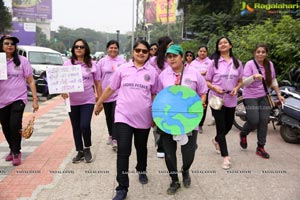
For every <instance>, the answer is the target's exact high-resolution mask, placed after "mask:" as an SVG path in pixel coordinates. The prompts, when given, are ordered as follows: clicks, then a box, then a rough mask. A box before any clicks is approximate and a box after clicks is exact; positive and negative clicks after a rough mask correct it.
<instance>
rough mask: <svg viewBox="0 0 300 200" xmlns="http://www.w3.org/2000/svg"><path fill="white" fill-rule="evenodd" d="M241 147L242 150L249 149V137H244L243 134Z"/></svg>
mask: <svg viewBox="0 0 300 200" xmlns="http://www.w3.org/2000/svg"><path fill="white" fill-rule="evenodd" d="M240 139H241V141H240V146H241V147H242V149H247V146H248V144H247V136H242V135H241V133H240Z"/></svg>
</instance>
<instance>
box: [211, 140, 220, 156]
mask: <svg viewBox="0 0 300 200" xmlns="http://www.w3.org/2000/svg"><path fill="white" fill-rule="evenodd" d="M211 141H212V143H213V144H214V145H215V149H216V152H217V154H220V153H221V151H220V146H219V143H218V142H216V140H215V138H213V139H212V140H211Z"/></svg>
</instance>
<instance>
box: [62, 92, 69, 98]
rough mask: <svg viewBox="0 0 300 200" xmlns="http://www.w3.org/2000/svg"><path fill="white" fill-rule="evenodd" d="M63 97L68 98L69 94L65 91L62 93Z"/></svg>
mask: <svg viewBox="0 0 300 200" xmlns="http://www.w3.org/2000/svg"><path fill="white" fill-rule="evenodd" d="M61 97H62V98H63V99H67V98H68V97H69V95H68V94H67V93H63V94H61Z"/></svg>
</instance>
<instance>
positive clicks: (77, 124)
mask: <svg viewBox="0 0 300 200" xmlns="http://www.w3.org/2000/svg"><path fill="white" fill-rule="evenodd" d="M93 110H94V104H84V105H78V106H71V112H69V116H70V120H71V124H72V129H73V137H74V141H75V147H76V151H83V142H84V146H85V147H90V146H91V145H92V141H91V135H92V131H91V120H92V115H93ZM82 139H83V141H82Z"/></svg>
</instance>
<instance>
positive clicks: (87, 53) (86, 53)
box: [71, 38, 92, 68]
mask: <svg viewBox="0 0 300 200" xmlns="http://www.w3.org/2000/svg"><path fill="white" fill-rule="evenodd" d="M79 41H81V42H82V43H83V46H84V49H85V51H84V58H83V62H84V63H85V64H86V65H87V66H88V67H89V68H90V67H92V57H91V55H90V54H91V51H90V47H89V45H88V43H87V42H86V41H85V40H84V39H81V38H79V39H77V40H75V42H74V43H73V45H72V50H71V52H72V56H71V63H72V64H73V65H74V64H75V61H76V60H77V56H76V55H75V44H76V43H77V42H79Z"/></svg>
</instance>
